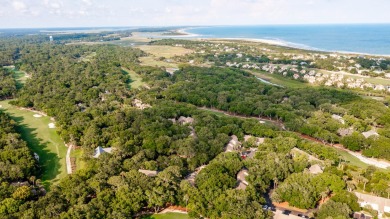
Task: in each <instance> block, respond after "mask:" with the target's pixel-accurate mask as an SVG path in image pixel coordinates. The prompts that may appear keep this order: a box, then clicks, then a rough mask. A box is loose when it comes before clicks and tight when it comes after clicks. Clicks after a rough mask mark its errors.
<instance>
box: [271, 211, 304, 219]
mask: <svg viewBox="0 0 390 219" xmlns="http://www.w3.org/2000/svg"><path fill="white" fill-rule="evenodd" d="M274 213H275V215H274V219H302V218H301V217H298V216H296V215H293V214H289V215H285V214H283V213H282V211H281V210H278V209H277V210H276V212H274Z"/></svg>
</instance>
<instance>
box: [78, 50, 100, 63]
mask: <svg viewBox="0 0 390 219" xmlns="http://www.w3.org/2000/svg"><path fill="white" fill-rule="evenodd" d="M95 56H96V52H91V53H89V54H88V55H85V56H82V57H80V61H82V62H90V61H91V60H92V59H93V58H94V57H95Z"/></svg>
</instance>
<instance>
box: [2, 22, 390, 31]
mask: <svg viewBox="0 0 390 219" xmlns="http://www.w3.org/2000/svg"><path fill="white" fill-rule="evenodd" d="M313 25H318V26H327V25H390V22H383V23H379V22H375V23H361V22H359V23H291V24H290V23H280V24H279V23H276V24H212V25H166V26H165V25H157V26H153V25H135V26H115V25H114V26H57V27H53V26H52V27H0V30H10V29H56V28H78V29H80V28H100V29H102V28H134V29H137V28H171V27H174V28H180V27H237V26H313Z"/></svg>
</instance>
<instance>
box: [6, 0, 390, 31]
mask: <svg viewBox="0 0 390 219" xmlns="http://www.w3.org/2000/svg"><path fill="white" fill-rule="evenodd" d="M0 5H1V6H0V28H37V27H108V26H121V27H124V26H126V27H129V26H189V25H195V26H196V25H201V26H202V25H272V24H338V23H342V24H347V23H390V0H0Z"/></svg>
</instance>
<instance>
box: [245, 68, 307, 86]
mask: <svg viewBox="0 0 390 219" xmlns="http://www.w3.org/2000/svg"><path fill="white" fill-rule="evenodd" d="M250 73H252V74H253V75H255V76H256V77H259V78H261V79H264V80H266V81H269V82H271V83H273V84H278V85H281V86H283V87H289V88H303V87H307V86H311V85H310V84H308V83H303V82H300V81H296V80H292V79H289V78H286V77H283V76H281V75H278V74H269V73H262V72H257V71H250Z"/></svg>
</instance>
